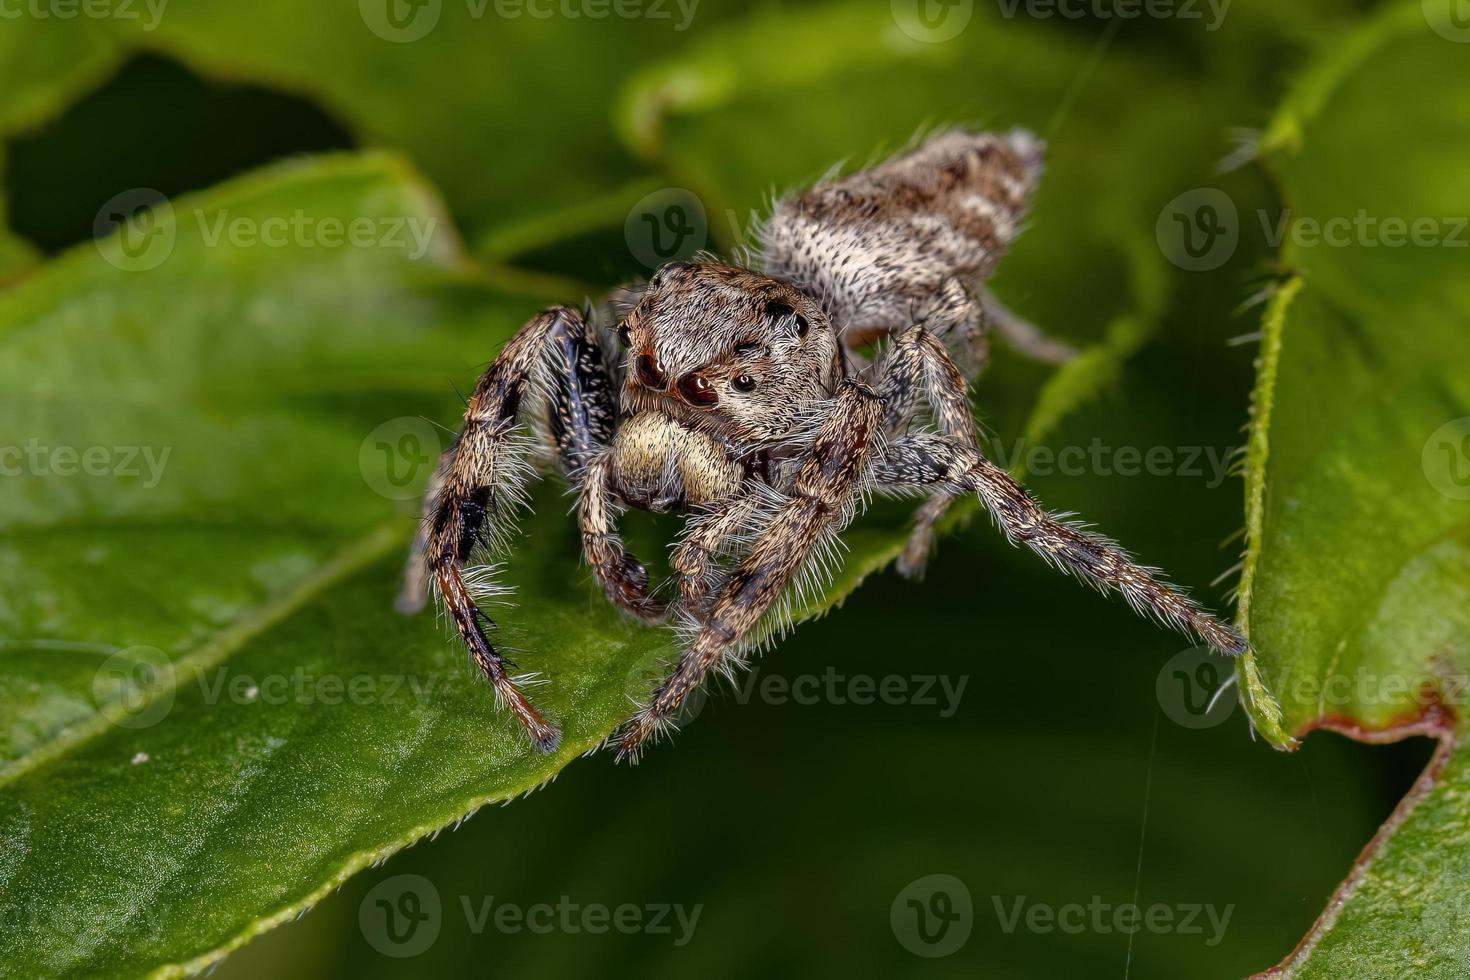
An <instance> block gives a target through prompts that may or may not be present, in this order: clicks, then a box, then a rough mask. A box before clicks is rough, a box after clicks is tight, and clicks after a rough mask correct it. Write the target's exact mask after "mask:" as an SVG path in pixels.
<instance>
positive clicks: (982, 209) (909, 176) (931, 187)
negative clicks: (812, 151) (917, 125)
mask: <svg viewBox="0 0 1470 980" xmlns="http://www.w3.org/2000/svg"><path fill="white" fill-rule="evenodd" d="M1044 150H1045V147H1044V144H1043V143H1042V142H1041V140H1039V139H1037V138H1036V137H1035V136H1033V135H1031V134H1030V133H1028V132H1025V131H1021V130H1015V131H1012V132H1010V133H1007V134H1003V135H1002V134H995V133H966V132H959V131H954V132H948V133H942V134H940V135H938V136H935V137H933V138H931V139H930V140H929V141H927V142H926V143H924V145H923V146H921V147H919V148H918V149H917V150H914V151H912V152H910V153H906V154H904V155H902V156H898V157H895V158H893V159H891V160H889V161H887V162H886V163H883V164H881V165H879V166H877V167H875V168H873V169H871V170H865V171H861V172H859V173H855V174H852V175H850V176H848V177H844V178H842V179H840V180H836V181H831V182H828V183H822V184H818V185H817V186H816V187H814V188H812V189H811V190H809V191H807V192H806V193H804V194H800V195H797V196H795V197H791V198H788V199H786V200H784V201H782V202H780V203H779V204H777V206H776V209H775V212H774V213H773V214H772V216H771V219H770V221H769V222H768V223H767V224H766V226H765V228H764V229H763V234H762V255H763V258H764V266H765V271H766V273H767V274H769V275H771V276H774V277H775V278H778V279H784V280H786V281H789V282H792V283H795V284H796V285H797V286H799V287H800V288H802V289H804V290H806V291H807V292H808V293H810V294H811V295H813V296H816V297H818V298H819V299H821V300H822V301H823V303H824V304H825V305H826V306H827V308H828V310H829V312H830V313H831V314H832V317H833V320H834V321H835V322H836V323H837V325H838V327H839V329H841V330H843V331H844V332H846V331H854V330H856V331H862V330H865V329H868V328H873V327H879V328H884V329H892V328H893V327H895V326H901V325H906V324H907V323H910V322H913V321H914V320H915V319H916V318H917V317H918V316H922V315H923V314H924V312H925V306H926V304H929V303H931V302H933V301H935V300H936V299H941V296H942V293H943V292H944V290H945V289H946V287H949V288H953V286H954V285H955V284H956V283H957V284H959V285H961V286H963V287H965V288H969V287H971V286H973V285H975V284H977V283H978V282H980V281H982V280H983V279H985V278H986V277H987V276H989V275H990V273H991V272H992V270H993V269H994V267H995V263H996V262H997V261H998V260H999V258H1000V256H1001V255H1002V254H1003V253H1004V251H1005V249H1006V247H1007V246H1008V245H1009V244H1010V243H1011V242H1012V241H1013V240H1014V239H1015V238H1016V236H1017V235H1018V234H1019V232H1020V229H1021V223H1022V221H1023V219H1024V218H1025V214H1026V208H1027V204H1028V202H1029V200H1030V196H1031V193H1032V191H1033V190H1034V189H1035V186H1036V182H1037V180H1038V178H1039V177H1040V173H1041V163H1042V156H1043V153H1044Z"/></svg>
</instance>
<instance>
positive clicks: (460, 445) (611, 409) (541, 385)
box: [398, 307, 616, 752]
mask: <svg viewBox="0 0 1470 980" xmlns="http://www.w3.org/2000/svg"><path fill="white" fill-rule="evenodd" d="M543 395H544V396H545V397H544V398H543V397H542V396H543ZM613 397H614V395H613V388H612V385H611V383H610V382H609V379H608V376H607V371H606V366H605V362H604V360H603V357H602V354H601V351H600V349H599V347H598V345H597V342H596V340H595V338H594V337H593V336H592V334H591V331H590V330H589V328H588V325H587V322H586V319H585V317H584V316H583V315H582V314H580V313H578V312H577V311H575V310H572V309H568V308H566V307H554V308H552V309H549V310H547V311H545V312H544V313H541V314H539V315H538V316H536V317H535V318H534V319H533V320H531V322H530V323H528V324H526V326H524V327H522V328H521V330H520V332H518V333H517V334H516V335H515V336H514V337H512V338H511V340H510V342H509V343H508V344H506V346H505V349H504V350H502V351H501V352H500V355H499V356H498V357H496V358H495V360H494V362H493V363H491V365H490V367H489V368H488V369H487V370H486V371H485V374H484V376H483V377H481V378H480V381H479V383H478V384H477V385H476V386H475V390H474V393H473V394H472V395H471V396H470V399H469V404H468V406H467V408H466V410H465V419H464V427H463V428H462V429H460V432H459V435H458V436H457V437H456V438H455V440H454V444H453V445H452V446H451V447H450V448H449V450H448V452H446V453H445V454H444V457H443V459H442V460H441V461H440V465H439V470H438V472H436V473H435V475H434V478H433V480H432V482H431V483H430V485H429V492H428V496H427V498H426V500H425V514H424V522H423V525H422V527H421V530H420V532H419V535H418V537H417V538H416V539H415V542H414V546H413V550H412V553H411V554H410V557H409V561H408V566H407V568H406V569H405V575H404V590H403V594H402V595H401V596H400V598H399V603H398V607H399V609H400V610H402V611H405V612H414V611H417V609H419V608H422V606H423V603H424V599H425V593H426V592H427V589H428V587H429V585H430V584H431V583H432V584H433V585H434V586H436V587H437V589H438V592H439V595H440V597H441V598H442V599H443V601H444V607H445V609H446V610H447V611H448V613H449V616H450V619H451V620H452V621H453V622H454V625H455V628H456V629H457V630H458V631H459V634H460V636H461V637H462V638H463V640H464V643H465V645H466V647H468V648H469V651H470V655H471V656H472V657H473V658H474V660H475V663H476V664H477V665H478V666H479V667H480V669H481V670H482V671H483V672H484V674H485V676H486V677H487V678H489V680H490V683H491V684H492V685H493V686H494V688H495V694H496V698H497V700H498V701H500V702H501V703H502V704H504V705H505V706H506V707H508V708H509V709H510V710H511V712H512V713H513V714H515V716H516V718H518V719H519V720H520V722H521V724H522V725H524V726H525V729H526V732H527V734H528V735H529V736H530V738H531V741H532V742H533V743H534V744H535V745H536V747H537V748H539V749H541V750H542V751H544V752H550V751H551V750H553V749H555V748H556V746H557V744H558V742H559V741H560V738H561V734H560V732H559V731H558V730H557V727H556V726H555V725H554V724H552V723H551V722H549V721H547V720H546V718H544V717H543V716H542V715H541V713H540V712H539V711H537V710H536V708H535V707H534V706H533V705H532V704H531V702H530V700H529V699H527V697H526V696H525V694H524V693H522V691H521V689H520V684H519V683H518V680H519V679H518V678H513V677H512V676H510V674H509V672H508V670H507V668H509V667H513V666H514V665H513V664H512V663H511V662H510V661H508V660H506V659H505V658H504V657H503V656H502V655H501V654H500V652H499V651H498V650H497V649H496V648H495V647H494V646H493V645H492V644H491V643H490V641H489V640H488V639H487V638H486V635H485V629H484V627H485V626H489V627H490V628H494V626H495V624H494V622H493V621H492V620H491V619H490V618H489V617H488V616H486V615H485V614H484V613H483V612H482V611H481V610H480V608H479V606H478V605H477V604H476V601H475V598H474V596H473V595H472V594H471V589H470V585H469V584H468V583H467V581H466V580H467V579H470V580H471V581H475V577H472V576H470V575H468V574H467V572H466V569H465V565H466V563H467V562H468V561H469V560H470V557H471V554H472V553H473V552H474V549H475V547H476V545H478V544H480V543H481V542H484V543H486V544H488V545H489V546H490V548H491V550H492V551H495V550H502V549H504V548H505V547H506V546H507V545H508V544H509V540H508V539H509V536H510V533H511V531H512V529H513V528H514V524H515V517H516V511H517V510H518V509H519V508H520V507H521V506H522V505H524V503H525V486H526V483H527V481H528V480H529V479H530V476H531V474H532V468H531V465H530V463H529V461H528V459H527V456H528V446H527V444H526V443H527V441H526V440H525V439H524V438H523V437H518V435H517V431H516V430H517V429H518V427H519V425H520V422H521V417H522V416H523V415H524V414H526V412H527V411H528V409H529V407H530V406H531V405H532V404H544V407H545V409H546V415H547V423H548V428H549V429H550V432H551V435H552V438H553V440H554V441H555V443H556V451H557V456H558V459H559V462H560V464H561V467H562V469H563V470H564V471H565V472H566V474H567V477H568V479H570V480H572V481H573V482H574V483H575V482H576V481H578V480H579V479H580V478H581V475H582V473H583V471H584V470H585V468H586V466H587V463H588V461H589V460H590V459H591V458H593V457H594V455H595V454H596V453H597V452H599V451H600V450H601V449H602V448H603V447H605V446H606V445H607V443H608V441H609V440H610V438H611V436H612V428H613V421H614V419H615V417H616V410H615V405H614V402H613ZM477 584H481V585H488V586H491V587H493V583H489V582H486V581H484V577H483V576H480V580H479V581H478V582H477ZM482 624H483V625H482ZM521 682H522V683H523V680H522V681H521Z"/></svg>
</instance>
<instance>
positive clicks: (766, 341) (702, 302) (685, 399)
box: [618, 262, 842, 442]
mask: <svg viewBox="0 0 1470 980" xmlns="http://www.w3.org/2000/svg"><path fill="white" fill-rule="evenodd" d="M618 336H619V339H620V340H621V342H622V344H623V346H624V348H625V349H626V353H627V358H628V361H627V371H626V375H625V376H626V382H625V390H624V404H625V405H627V406H628V408H629V409H630V410H631V411H634V412H638V411H645V410H656V411H662V412H665V413H667V414H669V415H673V416H674V417H676V418H679V419H681V420H683V421H685V422H688V423H690V424H692V425H694V426H696V427H698V428H700V429H703V430H705V431H708V432H711V433H713V434H715V435H717V436H720V437H722V438H724V439H727V440H730V441H733V442H760V441H766V440H770V439H779V438H780V437H782V436H784V435H787V434H789V433H791V432H792V431H794V430H795V429H796V428H797V427H798V426H799V425H801V424H802V419H803V418H804V417H806V414H807V413H804V412H802V408H803V407H804V406H807V405H810V404H811V403H813V402H816V401H820V400H822V399H825V398H829V397H831V395H832V393H833V391H834V390H835V389H836V385H837V383H838V381H840V380H841V377H842V369H841V351H840V346H839V343H838V340H837V334H836V332H835V331H834V330H833V329H832V322H831V320H830V319H829V318H828V317H827V314H826V313H825V312H823V310H822V308H821V306H820V305H819V304H818V303H817V302H816V301H815V300H813V299H812V298H811V297H809V296H807V295H806V294H804V293H802V292H801V291H800V290H798V289H796V288H795V287H793V286H790V285H788V284H786V283H783V282H778V281H777V280H775V279H769V278H767V277H765V276H762V275H759V274H757V273H754V272H750V271H749V270H747V269H740V268H737V267H735V266H729V265H720V264H716V263H700V264H687V263H681V262H676V263H672V264H670V265H666V266H664V267H663V268H661V269H659V270H658V272H656V273H654V275H653V278H652V279H650V280H649V282H648V286H647V288H646V289H645V290H644V291H643V294H642V296H641V297H640V298H639V299H638V302H637V303H636V304H635V305H634V306H633V308H632V309H631V310H629V311H628V313H627V316H626V317H625V318H624V319H623V322H622V323H621V324H620V325H619V328H618Z"/></svg>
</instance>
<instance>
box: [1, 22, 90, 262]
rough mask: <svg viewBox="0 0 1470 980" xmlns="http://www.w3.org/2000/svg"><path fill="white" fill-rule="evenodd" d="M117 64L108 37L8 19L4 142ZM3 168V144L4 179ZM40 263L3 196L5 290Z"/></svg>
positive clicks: (65, 25) (59, 24) (69, 27)
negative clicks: (17, 231) (15, 230)
mask: <svg viewBox="0 0 1470 980" xmlns="http://www.w3.org/2000/svg"><path fill="white" fill-rule="evenodd" d="M114 63H115V58H114V55H113V51H112V46H111V45H110V44H108V43H107V42H106V41H105V39H103V38H101V37H99V36H97V35H95V34H92V33H90V32H86V31H78V30H75V29H74V26H73V24H71V23H65V22H62V21H57V20H49V21H48V20H37V19H34V18H30V17H20V18H14V19H7V20H6V21H5V30H4V31H0V141H3V140H4V139H5V138H7V137H9V136H12V135H14V134H15V133H18V132H22V131H24V130H25V129H27V128H29V127H31V126H35V125H37V124H38V123H40V122H43V121H44V120H46V119H49V118H51V117H52V116H54V115H55V114H56V113H58V112H59V111H60V110H61V107H62V106H63V105H64V104H65V102H66V101H67V100H68V99H69V98H71V97H72V96H74V95H75V94H76V93H77V92H78V91H81V90H83V89H85V88H86V87H87V86H89V85H92V84H94V83H95V82H96V81H97V79H98V78H100V77H101V76H102V75H103V74H105V73H106V72H107V71H109V70H110V69H111V68H112V67H113V65H114ZM4 167H5V149H4V147H3V145H0V175H3V174H4ZM35 259H36V254H35V250H34V249H32V248H31V247H30V245H28V244H27V243H26V242H25V241H23V240H21V239H20V238H19V237H17V236H16V235H14V234H12V233H11V232H10V231H9V229H8V226H7V218H6V205H5V196H4V195H3V194H0V287H3V286H4V285H5V284H6V283H7V282H8V281H9V280H11V279H14V278H16V277H17V276H19V275H20V274H21V273H23V272H24V271H26V269H28V268H30V267H31V265H33V264H34V262H35Z"/></svg>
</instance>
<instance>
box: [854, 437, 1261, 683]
mask: <svg viewBox="0 0 1470 980" xmlns="http://www.w3.org/2000/svg"><path fill="white" fill-rule="evenodd" d="M874 479H875V482H876V488H877V489H878V490H879V491H880V492H881V491H883V490H885V489H888V490H899V491H904V490H908V489H912V488H924V489H930V490H941V491H944V492H945V493H948V494H952V495H958V494H962V493H974V494H978V495H979V497H980V500H981V502H982V503H984V504H985V507H986V509H988V510H989V511H990V513H991V516H993V517H994V518H995V521H996V523H997V524H999V525H1000V527H1001V530H1003V531H1004V532H1005V534H1006V537H1007V538H1009V539H1010V540H1011V541H1012V542H1013V543H1014V542H1017V541H1019V542H1021V543H1022V544H1024V545H1026V546H1027V547H1029V548H1031V550H1033V551H1035V552H1036V553H1037V554H1038V555H1040V556H1041V557H1043V558H1045V559H1046V560H1047V561H1048V562H1049V563H1051V564H1052V565H1054V566H1056V567H1057V568H1060V569H1061V570H1062V571H1066V572H1071V573H1072V574H1074V575H1076V576H1078V577H1079V578H1081V579H1082V580H1083V581H1085V582H1088V583H1090V584H1092V585H1095V586H1097V587H1098V588H1099V589H1102V590H1104V591H1106V590H1108V589H1112V590H1114V591H1117V592H1119V593H1121V594H1122V596H1123V598H1124V599H1126V600H1127V601H1128V604H1129V605H1130V606H1132V607H1133V609H1134V610H1135V611H1136V612H1140V613H1145V612H1146V613H1151V614H1153V615H1154V616H1156V617H1157V618H1158V619H1159V620H1161V621H1162V622H1165V623H1167V624H1168V625H1170V626H1172V627H1174V628H1175V629H1178V630H1181V631H1187V632H1191V633H1193V634H1194V635H1195V636H1197V637H1198V638H1199V639H1200V640H1202V641H1204V642H1205V643H1206V644H1208V645H1209V646H1210V647H1213V648H1214V649H1215V650H1217V651H1218V652H1220V653H1223V654H1227V655H1230V656H1235V655H1237V654H1240V653H1244V652H1245V650H1246V649H1247V647H1248V644H1247V643H1246V641H1245V638H1244V637H1242V636H1241V635H1240V634H1239V633H1237V632H1236V631H1235V630H1233V629H1231V628H1230V627H1229V626H1227V625H1226V624H1225V623H1222V622H1221V621H1220V620H1218V619H1216V618H1215V617H1214V616H1212V615H1210V614H1209V613H1208V612H1206V611H1205V610H1203V609H1201V608H1200V606H1199V605H1198V604H1197V603H1195V602H1194V600H1192V599H1190V598H1189V597H1188V596H1186V595H1185V594H1184V593H1182V592H1180V591H1179V590H1178V589H1176V588H1174V587H1173V586H1171V585H1169V584H1168V583H1166V582H1163V581H1161V580H1160V579H1159V578H1158V577H1157V570H1155V569H1150V568H1146V567H1144V566H1142V565H1139V564H1137V563H1136V562H1134V560H1133V559H1132V558H1130V557H1129V556H1128V554H1127V553H1126V552H1125V551H1123V550H1122V549H1121V548H1119V547H1118V546H1117V545H1116V544H1114V543H1113V542H1112V541H1110V540H1108V539H1107V538H1105V537H1102V536H1101V535H1098V534H1093V533H1092V532H1090V531H1086V530H1083V529H1082V528H1081V527H1080V526H1078V525H1077V524H1072V523H1068V522H1066V521H1063V520H1059V519H1058V518H1056V517H1054V516H1052V515H1051V514H1048V513H1047V512H1046V511H1045V510H1043V509H1042V507H1041V505H1040V504H1039V503H1037V501H1036V498H1034V497H1032V496H1031V494H1030V493H1028V492H1027V490H1026V488H1025V487H1023V486H1021V485H1020V484H1019V483H1017V482H1016V481H1015V480H1014V479H1012V478H1011V476H1010V474H1008V473H1006V471H1005V470H1003V469H1001V468H1000V467H999V466H997V465H995V463H993V462H991V461H990V460H989V459H986V458H985V456H984V455H982V454H981V453H980V451H979V450H977V449H974V448H972V447H970V446H967V445H963V444H961V443H958V442H956V441H955V440H953V439H949V438H946V437H944V436H941V435H935V434H933V433H922V434H915V435H911V436H907V437H905V438H903V439H900V440H898V441H896V442H894V443H892V444H890V445H889V446H888V447H887V449H886V450H885V451H884V454H883V458H882V460H881V461H880V462H879V463H878V465H877V467H876V469H875V472H874Z"/></svg>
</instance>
